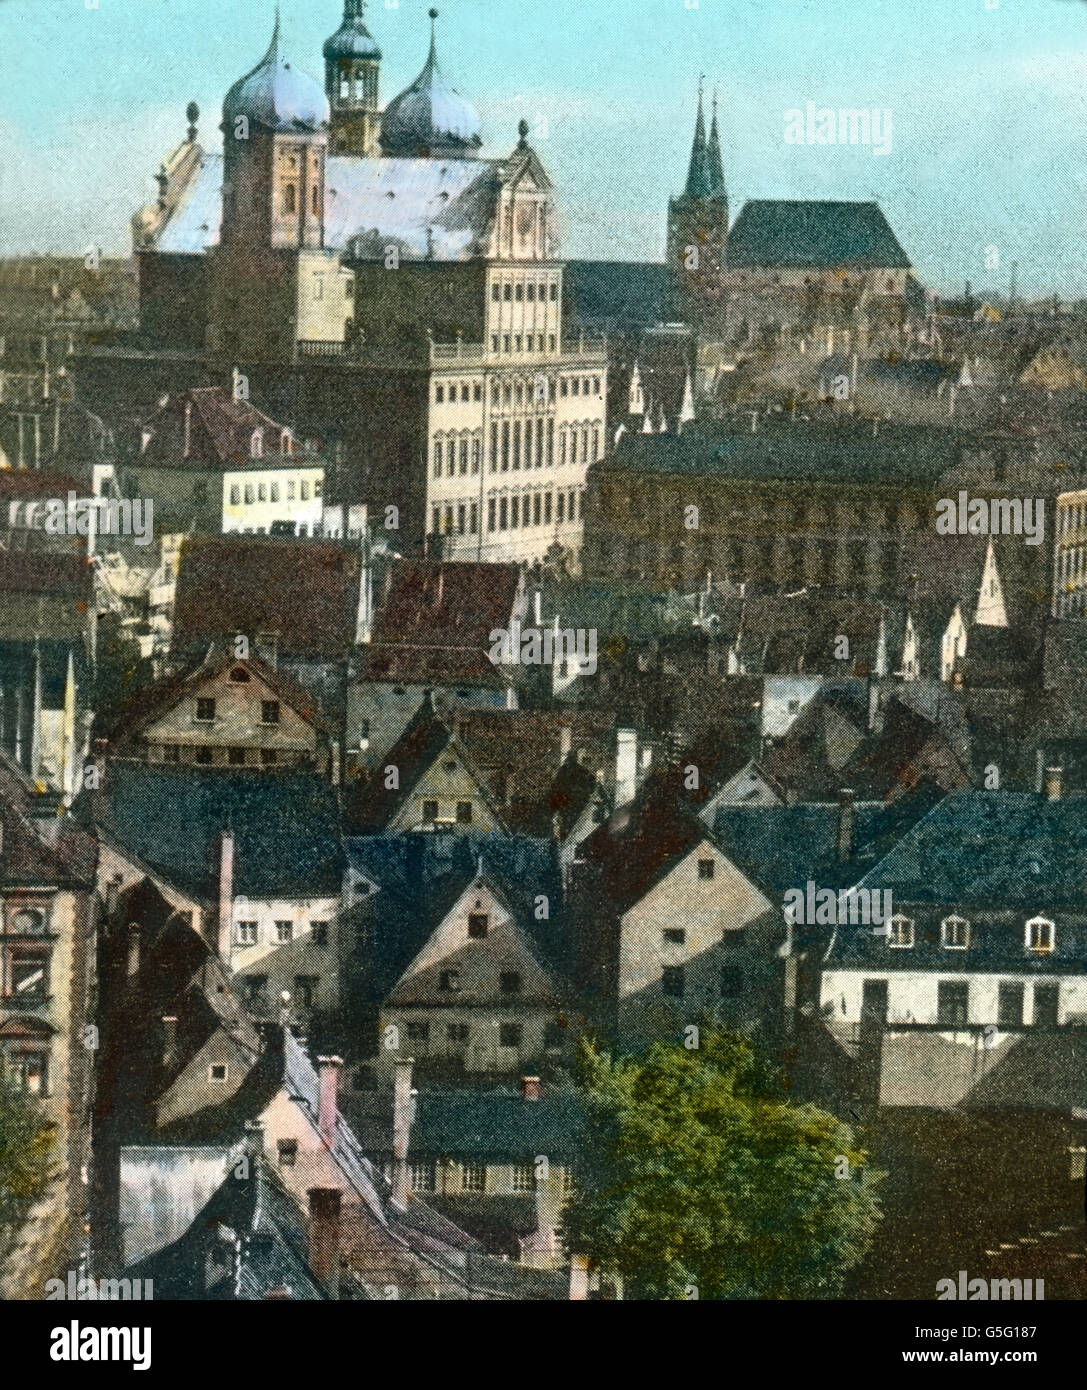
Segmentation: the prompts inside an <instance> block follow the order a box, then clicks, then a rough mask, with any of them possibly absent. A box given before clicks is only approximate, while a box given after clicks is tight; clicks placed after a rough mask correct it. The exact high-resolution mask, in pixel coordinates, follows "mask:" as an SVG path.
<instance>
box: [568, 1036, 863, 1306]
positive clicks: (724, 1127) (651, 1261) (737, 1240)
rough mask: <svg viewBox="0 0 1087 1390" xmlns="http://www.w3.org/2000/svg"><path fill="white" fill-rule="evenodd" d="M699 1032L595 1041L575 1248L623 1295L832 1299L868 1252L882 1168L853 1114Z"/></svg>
mask: <svg viewBox="0 0 1087 1390" xmlns="http://www.w3.org/2000/svg"><path fill="white" fill-rule="evenodd" d="M700 1043H701V1045H700V1047H699V1048H698V1050H696V1051H687V1050H686V1049H685V1048H683V1047H681V1046H674V1045H671V1044H664V1043H657V1044H655V1045H654V1046H653V1047H652V1048H650V1049H649V1051H648V1052H647V1053H646V1054H645V1055H644V1056H642V1057H619V1058H616V1059H612V1058H611V1057H609V1056H607V1055H604V1054H602V1053H600V1052H598V1051H597V1050H596V1049H595V1048H594V1047H592V1046H591V1045H588V1044H586V1045H585V1046H584V1047H583V1051H582V1056H581V1062H580V1083H581V1086H582V1091H583V1097H584V1100H585V1105H586V1111H587V1119H588V1125H587V1131H586V1132H587V1136H588V1137H587V1141H586V1145H585V1148H586V1153H585V1156H584V1164H583V1167H582V1170H581V1171H580V1173H579V1178H580V1181H579V1186H578V1189H577V1191H576V1192H575V1195H574V1196H573V1198H572V1199H571V1201H570V1202H569V1204H568V1205H567V1207H566V1210H565V1214H564V1217H563V1223H564V1236H565V1241H566V1248H567V1252H568V1253H571V1254H574V1253H576V1254H581V1255H587V1256H588V1257H589V1258H590V1259H592V1260H593V1261H594V1262H595V1263H596V1264H597V1265H598V1266H599V1268H600V1270H601V1271H602V1272H603V1273H604V1274H605V1275H608V1276H615V1275H618V1276H620V1277H621V1278H622V1280H623V1285H624V1291H625V1294H626V1296H627V1297H634V1298H643V1299H682V1298H692V1297H698V1298H702V1299H705V1298H710V1299H722V1298H761V1299H781V1298H826V1297H833V1296H834V1295H835V1294H836V1293H837V1292H838V1291H839V1290H840V1288H841V1286H842V1281H843V1279H844V1276H845V1274H846V1272H847V1271H848V1270H849V1269H850V1268H851V1267H852V1266H853V1265H855V1264H856V1263H857V1262H858V1261H859V1260H860V1259H861V1258H862V1257H863V1256H864V1254H865V1251H866V1250H867V1248H868V1244H869V1241H870V1238H871V1235H872V1231H873V1229H874V1227H875V1223H876V1221H877V1220H878V1219H879V1216H880V1211H879V1202H878V1199H877V1196H876V1192H875V1188H876V1186H877V1183H878V1181H879V1176H880V1175H878V1174H874V1173H869V1172H868V1171H867V1168H866V1161H867V1155H866V1154H865V1153H864V1152H863V1151H862V1150H861V1149H860V1148H858V1147H857V1144H856V1142H855V1140H854V1136H853V1133H852V1131H851V1130H850V1128H849V1127H848V1126H847V1125H844V1124H842V1123H841V1122H840V1121H839V1120H837V1119H835V1118H834V1116H833V1115H829V1114H827V1113H826V1112H825V1111H822V1110H819V1109H817V1108H816V1107H814V1106H811V1105H794V1104H791V1103H790V1102H789V1101H787V1100H785V1099H784V1098H783V1097H782V1096H781V1094H780V1092H779V1091H776V1090H775V1086H774V1083H773V1080H772V1077H771V1074H770V1073H769V1071H768V1070H766V1069H765V1068H764V1067H762V1066H761V1065H760V1064H759V1063H758V1062H757V1060H756V1058H755V1055H754V1051H753V1049H752V1046H751V1044H750V1043H749V1042H748V1041H747V1039H745V1038H741V1037H737V1036H733V1035H729V1034H723V1035H722V1034H718V1035H713V1034H710V1033H706V1032H703V1034H702V1036H701V1039H700ZM695 1290H697V1293H696V1292H695Z"/></svg>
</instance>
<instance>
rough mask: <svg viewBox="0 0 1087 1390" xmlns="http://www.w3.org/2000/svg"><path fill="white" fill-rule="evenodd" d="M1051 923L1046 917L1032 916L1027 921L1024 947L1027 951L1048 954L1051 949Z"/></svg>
mask: <svg viewBox="0 0 1087 1390" xmlns="http://www.w3.org/2000/svg"><path fill="white" fill-rule="evenodd" d="M1054 935H1055V933H1054V927H1053V923H1052V922H1051V921H1049V919H1048V918H1046V917H1032V918H1031V919H1030V921H1029V922H1028V923H1027V929H1026V947H1027V950H1028V951H1038V952H1039V953H1046V954H1048V953H1049V952H1050V951H1052V950H1053V942H1054Z"/></svg>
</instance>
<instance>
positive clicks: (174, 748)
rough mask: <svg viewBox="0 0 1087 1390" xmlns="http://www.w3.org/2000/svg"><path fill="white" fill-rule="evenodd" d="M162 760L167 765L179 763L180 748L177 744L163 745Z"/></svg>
mask: <svg viewBox="0 0 1087 1390" xmlns="http://www.w3.org/2000/svg"><path fill="white" fill-rule="evenodd" d="M162 760H163V762H167V763H179V762H180V761H181V746H180V744H177V743H167V744H164V745H163V749H162Z"/></svg>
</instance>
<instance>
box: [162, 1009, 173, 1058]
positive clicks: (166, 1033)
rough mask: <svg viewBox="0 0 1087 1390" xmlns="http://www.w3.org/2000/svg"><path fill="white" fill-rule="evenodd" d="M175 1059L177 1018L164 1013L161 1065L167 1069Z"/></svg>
mask: <svg viewBox="0 0 1087 1390" xmlns="http://www.w3.org/2000/svg"><path fill="white" fill-rule="evenodd" d="M176 1061H177V1019H176V1018H175V1017H173V1016H172V1015H170V1014H166V1015H164V1016H163V1019H162V1066H163V1070H164V1071H169V1070H170V1068H171V1067H172V1066H173V1065H174V1063H175V1062H176Z"/></svg>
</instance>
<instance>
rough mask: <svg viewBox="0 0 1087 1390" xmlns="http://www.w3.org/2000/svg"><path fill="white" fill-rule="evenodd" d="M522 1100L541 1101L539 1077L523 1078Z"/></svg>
mask: <svg viewBox="0 0 1087 1390" xmlns="http://www.w3.org/2000/svg"><path fill="white" fill-rule="evenodd" d="M521 1099H522V1100H539V1099H540V1078H539V1077H538V1076H522V1077H521Z"/></svg>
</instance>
